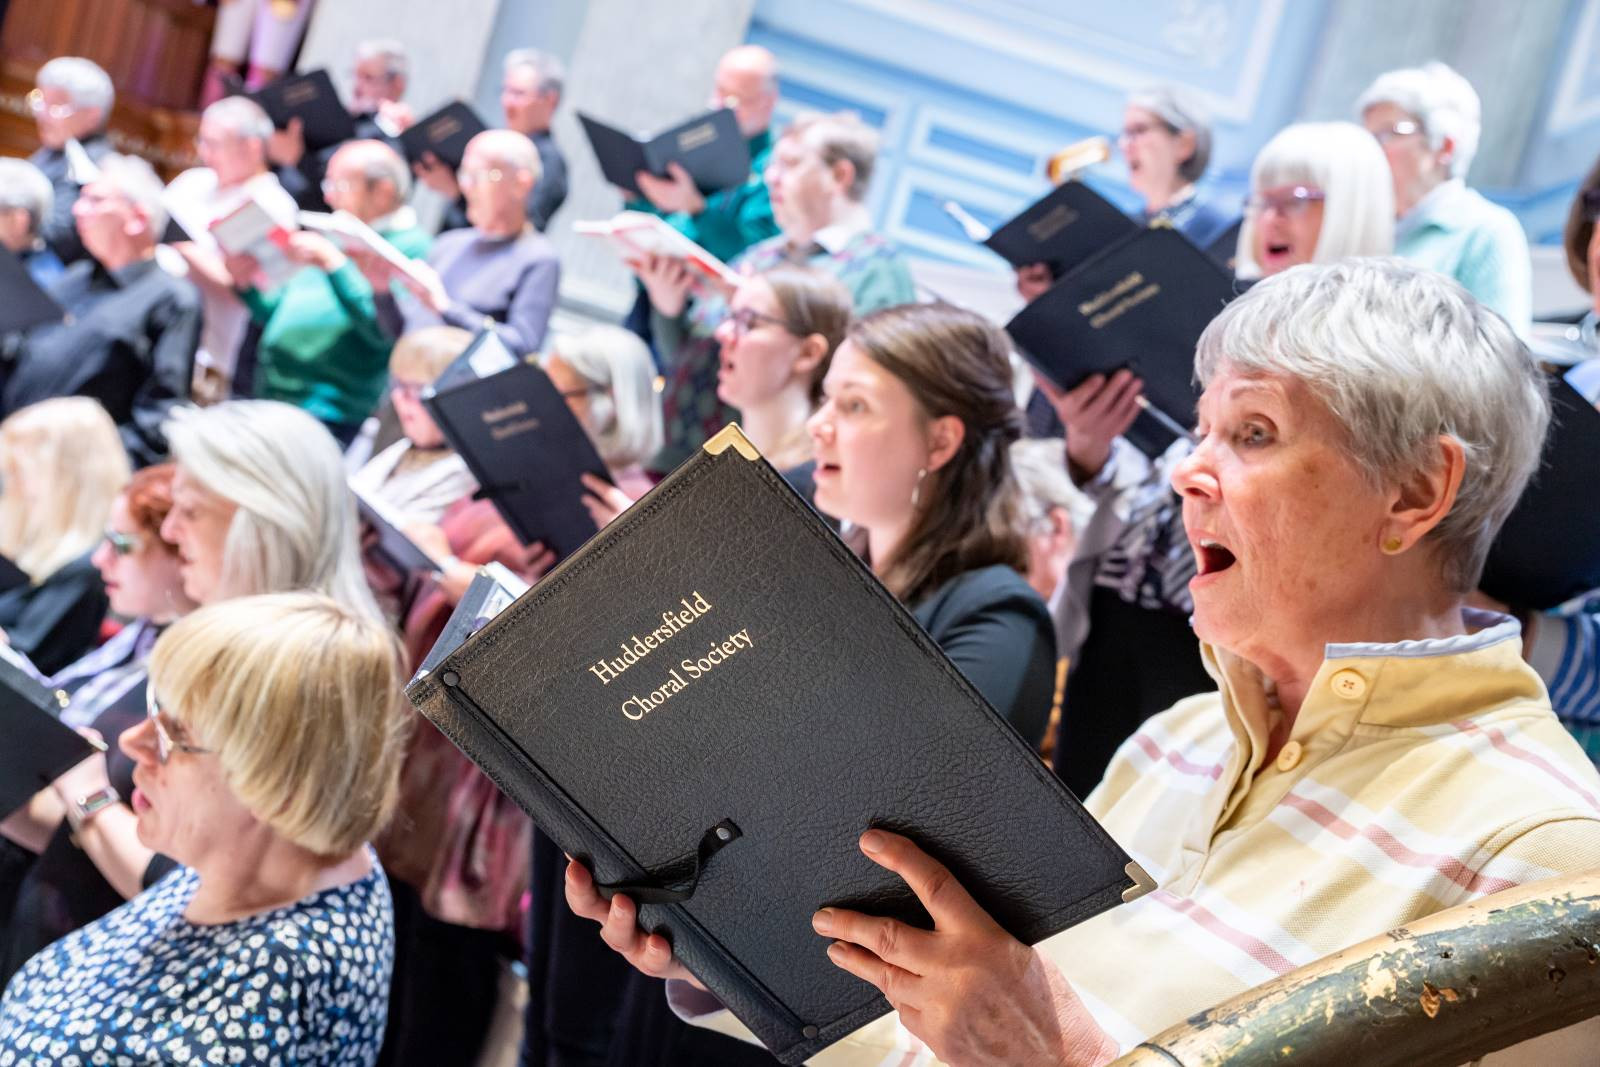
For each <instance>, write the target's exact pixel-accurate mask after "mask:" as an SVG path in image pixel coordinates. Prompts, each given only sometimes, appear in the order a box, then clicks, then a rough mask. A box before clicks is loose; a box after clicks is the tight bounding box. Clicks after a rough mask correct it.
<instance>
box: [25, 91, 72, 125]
mask: <svg viewBox="0 0 1600 1067" xmlns="http://www.w3.org/2000/svg"><path fill="white" fill-rule="evenodd" d="M28 110H29V111H31V112H33V113H34V114H35V115H42V116H45V117H47V118H52V119H69V118H71V117H72V116H73V115H75V114H77V111H78V109H77V108H75V107H73V106H72V105H71V104H48V103H46V102H45V99H44V92H43V90H40V89H32V90H30V91H29V92H28Z"/></svg>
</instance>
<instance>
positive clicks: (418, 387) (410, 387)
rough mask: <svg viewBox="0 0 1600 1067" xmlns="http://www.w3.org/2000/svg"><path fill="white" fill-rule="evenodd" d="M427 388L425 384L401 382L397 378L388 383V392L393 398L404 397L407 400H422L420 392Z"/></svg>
mask: <svg viewBox="0 0 1600 1067" xmlns="http://www.w3.org/2000/svg"><path fill="white" fill-rule="evenodd" d="M427 387H428V386H427V383H425V382H403V381H401V380H400V379H399V378H395V379H394V380H392V381H390V382H389V392H390V393H392V394H393V395H395V396H401V397H405V398H406V399H407V400H420V399H422V391H423V390H424V389H426V388H427Z"/></svg>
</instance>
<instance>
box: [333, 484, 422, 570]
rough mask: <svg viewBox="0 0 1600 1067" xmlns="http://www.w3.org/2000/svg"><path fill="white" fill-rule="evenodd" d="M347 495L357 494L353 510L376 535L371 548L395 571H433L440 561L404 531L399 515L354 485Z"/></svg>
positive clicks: (354, 495)
mask: <svg viewBox="0 0 1600 1067" xmlns="http://www.w3.org/2000/svg"><path fill="white" fill-rule="evenodd" d="M350 495H351V496H353V497H355V498H356V513H357V514H358V515H360V516H361V519H362V521H363V522H366V523H367V524H368V525H370V526H371V527H372V531H373V533H375V534H376V535H377V538H378V540H377V543H376V544H375V545H374V546H373V551H374V552H376V553H377V554H378V556H379V557H381V558H382V559H383V561H384V562H385V563H387V564H388V565H389V566H390V567H392V568H394V570H395V572H396V573H398V574H410V573H412V572H413V571H423V572H424V573H426V572H429V571H436V570H438V569H439V561H438V560H436V559H434V558H433V557H432V556H430V555H428V554H427V553H426V552H424V551H423V550H422V546H420V545H418V544H417V543H416V542H415V541H413V540H411V538H410V537H408V536H407V535H406V532H405V531H404V530H403V529H401V523H402V522H403V521H404V520H403V519H402V517H401V516H399V515H397V514H396V513H395V512H394V511H392V510H390V508H389V507H388V506H387V505H386V504H384V503H383V501H381V500H378V499H376V498H374V497H369V496H367V495H366V494H365V493H362V492H360V491H359V490H357V489H356V488H355V487H354V486H352V487H351V489H350Z"/></svg>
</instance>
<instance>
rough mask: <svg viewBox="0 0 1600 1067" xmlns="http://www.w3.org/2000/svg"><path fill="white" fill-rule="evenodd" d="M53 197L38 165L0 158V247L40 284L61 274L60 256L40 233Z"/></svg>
mask: <svg viewBox="0 0 1600 1067" xmlns="http://www.w3.org/2000/svg"><path fill="white" fill-rule="evenodd" d="M54 196H55V194H54V192H53V191H52V189H51V187H50V179H49V178H46V177H45V176H44V173H43V172H42V171H40V170H39V168H38V167H36V166H34V165H33V164H32V163H29V162H28V161H27V160H25V159H9V158H5V159H0V246H3V247H4V248H5V249H6V251H8V252H10V253H11V254H12V255H14V256H16V257H17V258H18V259H19V260H21V261H22V265H23V266H25V267H27V268H28V274H29V275H30V276H31V277H32V278H33V280H34V281H35V282H37V283H38V284H40V285H48V284H49V283H50V282H53V281H55V280H56V278H58V277H60V276H61V259H60V257H58V256H57V255H56V254H55V252H54V251H53V250H52V249H51V248H50V246H49V245H47V244H46V243H45V241H44V237H43V235H42V233H41V229H42V227H43V226H44V222H45V220H46V219H47V218H49V217H50V206H51V202H52V200H53V199H54Z"/></svg>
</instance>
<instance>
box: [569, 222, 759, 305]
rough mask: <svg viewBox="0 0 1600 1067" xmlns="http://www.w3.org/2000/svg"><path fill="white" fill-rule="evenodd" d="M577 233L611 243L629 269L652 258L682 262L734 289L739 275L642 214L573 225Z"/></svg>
mask: <svg viewBox="0 0 1600 1067" xmlns="http://www.w3.org/2000/svg"><path fill="white" fill-rule="evenodd" d="M572 231H573V232H574V233H581V234H587V235H588V236H590V237H599V238H603V239H605V240H606V241H609V242H610V244H611V246H612V247H613V248H614V249H616V252H617V254H618V255H619V256H621V257H622V259H623V260H624V261H625V262H627V263H628V264H629V265H630V266H631V265H632V264H634V263H637V262H641V261H643V260H644V259H645V258H646V257H649V256H664V257H666V258H669V259H676V260H682V261H683V262H684V263H685V264H686V265H688V266H689V267H690V268H691V269H693V270H694V271H695V273H696V274H698V275H699V276H700V277H702V278H704V279H706V280H707V281H709V282H711V283H713V284H715V285H717V286H719V287H722V288H727V289H731V288H732V287H733V286H736V285H738V284H739V274H738V272H737V271H735V270H734V269H733V268H731V267H729V266H728V265H727V264H726V263H724V262H722V260H720V259H718V258H717V257H716V256H714V255H712V254H711V253H710V252H707V251H706V250H705V249H704V248H701V247H700V246H699V245H697V244H695V243H694V242H693V241H691V240H689V238H687V237H685V236H684V235H683V234H682V233H680V232H679V231H677V230H675V229H673V228H672V226H670V225H669V224H668V223H667V222H666V221H665V220H663V219H659V218H657V217H656V216H654V215H647V214H645V213H644V212H642V211H622V212H618V213H617V214H616V215H613V216H612V217H611V218H609V219H606V220H604V221H593V222H576V223H573V226H572Z"/></svg>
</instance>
